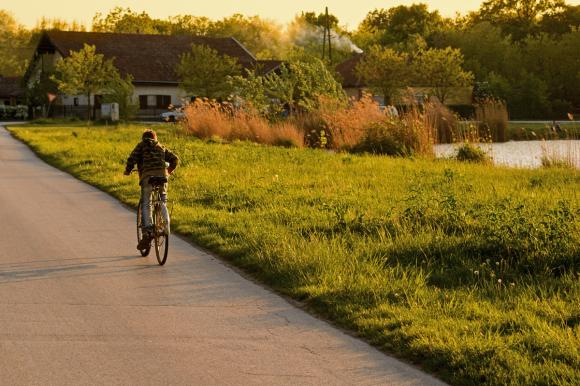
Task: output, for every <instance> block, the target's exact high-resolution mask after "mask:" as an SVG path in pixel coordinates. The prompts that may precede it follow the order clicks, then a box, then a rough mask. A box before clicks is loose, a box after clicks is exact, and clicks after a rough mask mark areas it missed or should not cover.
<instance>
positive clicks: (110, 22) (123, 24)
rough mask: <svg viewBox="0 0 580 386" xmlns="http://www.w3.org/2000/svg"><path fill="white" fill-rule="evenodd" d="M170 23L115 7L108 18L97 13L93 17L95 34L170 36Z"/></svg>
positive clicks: (142, 13) (145, 14)
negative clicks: (115, 33)
mask: <svg viewBox="0 0 580 386" xmlns="http://www.w3.org/2000/svg"><path fill="white" fill-rule="evenodd" d="M170 24H171V23H170V22H168V21H163V20H158V19H152V18H151V17H150V16H149V15H148V14H147V13H146V12H141V13H136V12H134V11H132V10H131V8H122V7H115V8H113V9H112V10H111V11H110V12H109V13H108V14H107V16H103V15H102V14H101V13H97V14H96V15H95V16H94V17H93V31H94V32H117V33H133V34H168V33H169V32H170V30H171V26H170Z"/></svg>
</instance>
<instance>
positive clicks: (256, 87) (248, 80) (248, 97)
mask: <svg viewBox="0 0 580 386" xmlns="http://www.w3.org/2000/svg"><path fill="white" fill-rule="evenodd" d="M228 81H229V83H230V85H231V87H232V89H233V91H234V93H235V94H236V95H237V96H238V97H240V98H242V100H243V101H244V102H246V103H249V104H250V105H251V106H252V107H253V108H255V109H256V110H257V111H258V112H260V113H261V114H262V115H267V114H268V113H269V112H271V107H272V103H271V100H270V98H269V97H268V96H267V95H266V88H265V86H264V77H263V76H260V75H258V74H257V73H256V70H246V75H245V76H242V75H236V76H232V77H229V79H228Z"/></svg>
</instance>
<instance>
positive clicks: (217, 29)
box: [207, 14, 283, 59]
mask: <svg viewBox="0 0 580 386" xmlns="http://www.w3.org/2000/svg"><path fill="white" fill-rule="evenodd" d="M207 35H208V36H213V37H230V36H232V37H234V38H236V39H237V40H238V41H239V42H240V43H242V44H243V45H244V46H245V47H246V48H247V49H248V50H249V51H250V52H252V53H253V54H254V55H255V56H256V57H257V58H259V59H273V58H279V57H280V55H281V54H282V51H283V43H282V40H283V39H282V33H281V29H280V26H278V25H277V24H275V23H274V22H271V21H268V20H265V19H262V18H260V17H259V16H251V17H246V16H243V15H240V14H234V15H232V16H230V17H226V18H223V19H222V20H218V21H216V22H214V23H212V25H211V27H210V28H209V31H208V34H207Z"/></svg>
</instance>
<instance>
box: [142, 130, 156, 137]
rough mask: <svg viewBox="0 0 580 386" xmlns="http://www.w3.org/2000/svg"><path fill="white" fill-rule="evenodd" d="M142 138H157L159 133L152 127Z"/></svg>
mask: <svg viewBox="0 0 580 386" xmlns="http://www.w3.org/2000/svg"><path fill="white" fill-rule="evenodd" d="M141 138H142V139H145V138H149V139H157V133H155V132H154V131H153V130H151V129H147V130H145V131H144V132H143V136H142V137H141Z"/></svg>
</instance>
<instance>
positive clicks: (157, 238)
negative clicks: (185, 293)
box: [137, 176, 170, 265]
mask: <svg viewBox="0 0 580 386" xmlns="http://www.w3.org/2000/svg"><path fill="white" fill-rule="evenodd" d="M148 183H149V184H151V185H152V186H153V192H152V193H151V209H152V217H153V237H152V239H151V240H150V242H149V245H148V246H147V247H146V248H144V249H140V250H139V252H140V253H141V256H143V257H145V256H148V255H149V252H150V251H151V241H153V242H154V245H155V255H156V256H157V262H158V263H159V265H163V264H165V262H166V261H167V254H168V252H169V233H170V232H169V225H167V226H166V224H165V220H164V217H163V210H162V204H163V203H162V201H161V187H162V186H163V184H165V183H167V177H161V176H160V177H149V180H148ZM168 216H169V214H168ZM142 239H143V228H142V218H141V201H139V206H138V207H137V242H138V243H141V240H142Z"/></svg>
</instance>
